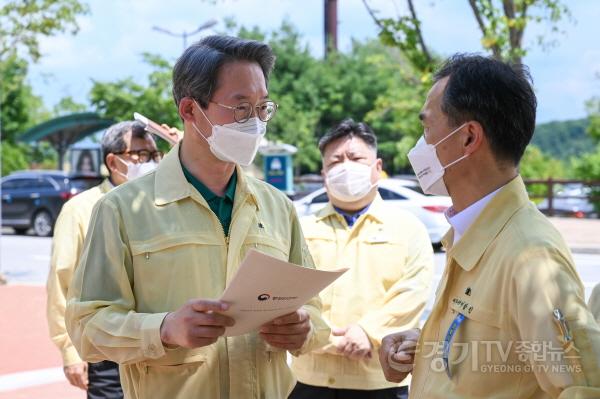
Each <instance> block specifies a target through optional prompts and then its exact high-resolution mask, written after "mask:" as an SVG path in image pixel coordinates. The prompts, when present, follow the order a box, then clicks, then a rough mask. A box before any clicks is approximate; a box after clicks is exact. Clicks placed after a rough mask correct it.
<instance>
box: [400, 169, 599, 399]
mask: <svg viewBox="0 0 600 399" xmlns="http://www.w3.org/2000/svg"><path fill="white" fill-rule="evenodd" d="M452 242H453V232H452V230H451V231H450V232H449V234H448V235H447V236H446V237H445V239H444V245H445V247H446V248H447V250H448V254H447V263H446V269H445V271H444V274H443V276H442V280H441V282H440V285H439V287H438V290H437V293H436V299H435V304H434V307H433V310H432V313H431V315H430V317H429V318H428V320H427V322H426V324H425V326H424V327H423V331H422V333H421V336H420V339H419V343H418V353H417V355H416V360H415V366H414V370H413V380H412V384H411V390H410V397H411V398H412V399H414V398H423V399H425V398H427V399H436V398H444V399H454V398H498V399H499V398H511V399H520V398H536V399H538V398H557V397H560V398H592V397H593V398H597V397H600V389H598V388H596V389H594V388H590V387H600V327H599V326H598V324H597V323H596V322H595V320H594V318H593V316H592V314H591V313H590V311H589V310H588V308H587V306H586V304H585V302H584V290H583V285H582V283H581V281H580V279H579V276H578V274H577V271H576V270H575V266H574V263H573V259H572V258H571V254H570V252H569V249H568V248H567V246H566V244H565V242H564V241H563V239H562V237H561V236H560V234H559V232H558V231H557V230H556V229H555V228H554V227H553V226H552V224H551V223H550V222H549V221H548V220H547V219H546V217H545V216H544V215H542V214H541V213H540V212H539V211H538V210H537V209H536V207H535V206H534V205H533V204H532V203H531V202H530V201H529V198H528V196H527V192H526V190H525V185H524V184H523V181H522V179H521V177H516V178H515V179H514V180H512V181H511V182H510V183H508V184H507V185H506V186H505V187H503V188H502V189H501V190H500V191H499V192H498V193H497V194H496V196H495V197H494V198H493V199H492V200H491V201H490V202H489V203H488V204H487V206H486V207H485V208H484V210H483V211H482V213H481V214H480V215H479V217H478V218H477V219H476V220H475V221H474V223H473V224H472V225H471V226H470V227H469V228H468V230H467V231H466V232H465V234H464V235H463V236H462V238H461V239H460V241H459V242H458V243H457V244H456V245H454V246H452V245H450V243H452ZM555 309H559V310H560V312H561V313H562V314H563V315H564V317H565V318H566V321H567V324H568V328H567V330H568V331H564V330H565V329H564V327H561V325H560V324H558V323H557V322H556V321H555V319H554V311H555ZM459 314H462V315H463V316H464V317H465V319H464V321H463V322H462V323H460V324H459V325H458V326H456V325H455V326H454V327H456V332H455V334H454V337H453V339H452V340H451V341H450V340H447V339H446V336H447V335H448V331H449V329H450V328H451V326H452V325H453V321H455V320H459ZM569 335H570V336H571V337H572V340H571V339H570V338H569V337H568V336H569ZM445 341H448V342H451V345H450V346H449V348H450V350H449V351H448V368H447V369H448V371H449V373H450V376H449V375H448V374H447V372H446V367H445V365H444V360H443V358H444V356H443V354H444V350H443V343H444V342H445Z"/></svg>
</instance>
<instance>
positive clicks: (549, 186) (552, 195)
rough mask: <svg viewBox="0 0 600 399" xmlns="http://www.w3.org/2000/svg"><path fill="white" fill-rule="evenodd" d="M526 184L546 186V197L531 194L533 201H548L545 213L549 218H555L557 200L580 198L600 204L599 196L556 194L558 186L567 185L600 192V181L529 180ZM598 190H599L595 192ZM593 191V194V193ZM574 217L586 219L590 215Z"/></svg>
mask: <svg viewBox="0 0 600 399" xmlns="http://www.w3.org/2000/svg"><path fill="white" fill-rule="evenodd" d="M525 184H526V185H527V187H529V186H532V185H545V186H546V193H545V194H544V195H532V194H531V193H530V194H529V197H530V198H531V199H547V200H548V208H547V209H545V210H544V211H545V212H546V213H547V214H548V216H555V214H556V209H555V201H556V200H557V199H567V198H579V199H587V200H588V201H589V202H591V203H594V202H600V196H599V195H564V194H560V195H558V194H557V193H556V188H557V186H564V185H567V184H577V185H581V186H584V187H590V188H592V190H593V191H600V180H595V181H589V180H575V179H552V178H549V179H527V180H525ZM594 189H597V190H594ZM593 191H592V192H593ZM572 216H579V217H584V216H588V215H584V214H573V215H572Z"/></svg>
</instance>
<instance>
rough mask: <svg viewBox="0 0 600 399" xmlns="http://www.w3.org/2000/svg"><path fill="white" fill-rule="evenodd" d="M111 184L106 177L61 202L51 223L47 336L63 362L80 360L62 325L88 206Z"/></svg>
mask: <svg viewBox="0 0 600 399" xmlns="http://www.w3.org/2000/svg"><path fill="white" fill-rule="evenodd" d="M112 187H113V186H112V184H111V183H110V181H108V180H105V181H104V182H102V184H100V185H98V186H96V187H93V188H91V189H89V190H86V191H84V192H82V193H80V194H78V195H76V196H75V197H73V198H71V199H70V200H69V201H67V202H66V203H65V204H64V205H63V207H62V209H61V211H60V213H59V215H58V218H57V219H56V224H55V226H54V237H53V238H52V255H51V259H50V273H49V274H48V282H47V285H46V288H47V294H48V300H47V303H46V316H47V320H48V330H49V331H50V338H51V339H52V341H53V342H54V343H55V344H56V346H57V347H58V349H60V353H61V355H62V359H63V365H64V366H71V365H73V364H77V363H81V362H82V360H81V358H80V357H79V355H78V354H77V350H76V349H75V347H74V346H73V344H72V343H71V339H70V338H69V334H67V328H66V326H65V307H66V304H67V291H68V289H69V284H70V283H71V278H72V276H73V272H74V270H75V266H77V262H78V261H79V255H80V254H81V251H82V249H83V240H84V239H85V234H86V233H87V229H88V225H89V223H90V218H91V217H92V209H93V208H94V205H96V202H98V200H100V198H102V196H103V195H104V194H106V193H107V192H109V191H110V190H111V189H112Z"/></svg>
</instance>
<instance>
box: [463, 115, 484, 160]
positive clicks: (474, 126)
mask: <svg viewBox="0 0 600 399" xmlns="http://www.w3.org/2000/svg"><path fill="white" fill-rule="evenodd" d="M465 128H466V130H467V133H466V134H464V135H463V141H462V143H463V147H464V149H465V155H471V154H472V153H474V152H475V151H477V150H478V149H479V147H481V145H482V144H483V142H484V141H485V133H484V130H483V126H482V125H481V123H479V122H477V121H471V122H468V123H467V125H466V126H465Z"/></svg>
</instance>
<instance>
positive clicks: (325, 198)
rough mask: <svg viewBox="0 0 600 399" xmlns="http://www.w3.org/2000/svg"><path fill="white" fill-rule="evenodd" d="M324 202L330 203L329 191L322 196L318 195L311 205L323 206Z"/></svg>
mask: <svg viewBox="0 0 600 399" xmlns="http://www.w3.org/2000/svg"><path fill="white" fill-rule="evenodd" d="M324 202H329V197H328V196H327V191H325V192H324V193H323V194H321V195H317V196H316V197H315V198H313V200H312V201H311V202H310V203H311V204H322V203H324Z"/></svg>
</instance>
